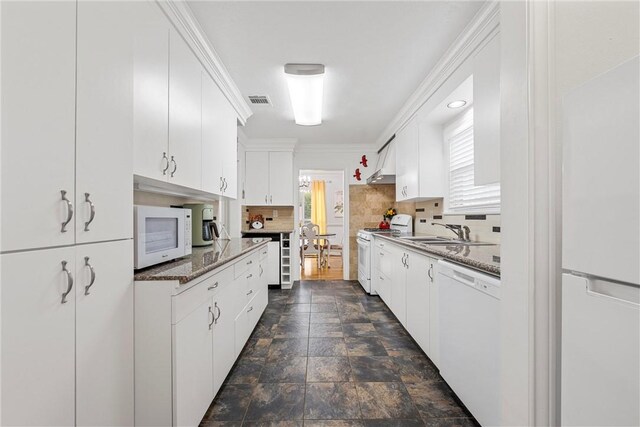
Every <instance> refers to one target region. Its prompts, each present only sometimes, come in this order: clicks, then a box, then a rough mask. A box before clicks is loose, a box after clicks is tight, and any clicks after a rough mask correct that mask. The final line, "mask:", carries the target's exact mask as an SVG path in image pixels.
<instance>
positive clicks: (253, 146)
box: [244, 138, 298, 151]
mask: <svg viewBox="0 0 640 427" xmlns="http://www.w3.org/2000/svg"><path fill="white" fill-rule="evenodd" d="M296 144H298V138H247V139H246V140H245V141H244V146H245V147H246V149H247V151H294V149H295V147H296Z"/></svg>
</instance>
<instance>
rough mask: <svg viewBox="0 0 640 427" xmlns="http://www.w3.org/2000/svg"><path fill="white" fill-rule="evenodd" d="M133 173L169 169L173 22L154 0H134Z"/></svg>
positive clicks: (159, 173) (162, 176)
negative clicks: (170, 33) (170, 57)
mask: <svg viewBox="0 0 640 427" xmlns="http://www.w3.org/2000/svg"><path fill="white" fill-rule="evenodd" d="M131 9H132V11H133V16H134V17H135V20H136V26H135V32H134V39H133V49H134V51H133V52H134V56H133V173H134V174H136V175H140V176H144V177H147V178H153V179H157V180H162V181H166V180H167V177H168V176H169V175H168V171H169V157H168V156H169V133H168V129H169V22H168V21H167V19H166V17H165V16H164V15H163V14H162V11H161V10H160V8H158V6H157V5H156V4H155V3H153V2H150V1H139V2H133V5H131Z"/></svg>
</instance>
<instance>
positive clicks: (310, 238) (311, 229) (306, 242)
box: [300, 222, 327, 269]
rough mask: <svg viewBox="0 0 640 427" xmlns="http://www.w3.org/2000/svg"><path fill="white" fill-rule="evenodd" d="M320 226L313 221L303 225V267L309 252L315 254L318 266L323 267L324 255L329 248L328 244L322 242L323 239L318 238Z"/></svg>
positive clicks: (301, 244)
mask: <svg viewBox="0 0 640 427" xmlns="http://www.w3.org/2000/svg"><path fill="white" fill-rule="evenodd" d="M318 230H319V227H318V226H317V225H316V224H313V223H310V222H309V223H306V224H304V225H303V226H302V227H301V230H300V236H302V239H301V240H302V241H301V243H300V263H301V265H302V268H303V269H304V259H305V258H306V256H307V254H309V255H315V256H316V259H317V262H318V268H320V267H321V260H322V255H323V254H324V250H325V249H327V245H326V244H324V243H322V242H321V240H322V239H318V237H317V236H318V234H319V232H318Z"/></svg>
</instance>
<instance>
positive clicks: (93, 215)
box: [84, 193, 96, 231]
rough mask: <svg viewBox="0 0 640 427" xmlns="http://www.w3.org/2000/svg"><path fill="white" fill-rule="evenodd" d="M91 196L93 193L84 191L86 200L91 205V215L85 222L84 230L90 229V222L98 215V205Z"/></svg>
mask: <svg viewBox="0 0 640 427" xmlns="http://www.w3.org/2000/svg"><path fill="white" fill-rule="evenodd" d="M89 196H91V194H89V193H84V201H85V202H87V203H89V207H90V208H91V214H90V215H89V221H86V222H85V223H84V231H89V224H91V223H92V222H93V218H95V217H96V206H95V205H94V204H93V202H92V201H91V199H90V198H89Z"/></svg>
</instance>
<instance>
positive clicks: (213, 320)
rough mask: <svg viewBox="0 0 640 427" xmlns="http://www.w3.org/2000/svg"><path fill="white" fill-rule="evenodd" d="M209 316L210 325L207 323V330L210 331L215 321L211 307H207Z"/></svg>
mask: <svg viewBox="0 0 640 427" xmlns="http://www.w3.org/2000/svg"><path fill="white" fill-rule="evenodd" d="M209 314H210V315H211V323H209V330H211V328H213V324H214V323H215V321H216V315H215V314H213V310H212V308H211V306H209ZM207 316H208V315H207Z"/></svg>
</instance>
